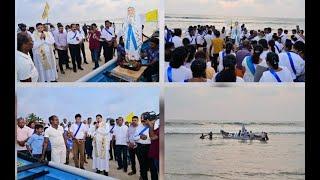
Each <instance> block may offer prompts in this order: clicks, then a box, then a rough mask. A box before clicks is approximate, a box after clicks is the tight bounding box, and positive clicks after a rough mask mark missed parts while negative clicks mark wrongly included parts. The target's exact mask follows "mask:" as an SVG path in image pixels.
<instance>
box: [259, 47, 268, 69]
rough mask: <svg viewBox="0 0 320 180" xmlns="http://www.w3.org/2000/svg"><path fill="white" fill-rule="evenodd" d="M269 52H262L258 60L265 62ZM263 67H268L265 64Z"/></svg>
mask: <svg viewBox="0 0 320 180" xmlns="http://www.w3.org/2000/svg"><path fill="white" fill-rule="evenodd" d="M269 52H270V51H269V50H266V51H263V52H262V53H261V54H260V58H261V59H262V60H263V61H264V62H265V61H266V58H267V54H268V53H269ZM264 66H265V67H268V66H267V64H265V65H264Z"/></svg>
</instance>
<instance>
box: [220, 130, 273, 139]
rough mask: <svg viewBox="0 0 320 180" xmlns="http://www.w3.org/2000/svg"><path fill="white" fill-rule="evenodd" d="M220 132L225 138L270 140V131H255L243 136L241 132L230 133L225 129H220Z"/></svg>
mask: <svg viewBox="0 0 320 180" xmlns="http://www.w3.org/2000/svg"><path fill="white" fill-rule="evenodd" d="M220 133H221V135H222V137H223V138H224V139H238V140H259V141H268V140H269V137H268V133H266V132H262V133H260V134H257V133H253V135H251V136H249V135H245V136H241V135H239V133H229V132H226V131H224V130H220Z"/></svg>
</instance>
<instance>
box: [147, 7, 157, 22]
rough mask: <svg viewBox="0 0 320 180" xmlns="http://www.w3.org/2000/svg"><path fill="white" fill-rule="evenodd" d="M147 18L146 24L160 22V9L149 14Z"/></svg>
mask: <svg viewBox="0 0 320 180" xmlns="http://www.w3.org/2000/svg"><path fill="white" fill-rule="evenodd" d="M145 17H146V22H156V21H158V9H155V10H152V11H149V12H147V13H146V15H145Z"/></svg>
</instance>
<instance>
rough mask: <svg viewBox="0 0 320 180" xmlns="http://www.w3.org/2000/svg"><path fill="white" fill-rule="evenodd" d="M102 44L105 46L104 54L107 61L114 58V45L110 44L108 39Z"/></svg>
mask: <svg viewBox="0 0 320 180" xmlns="http://www.w3.org/2000/svg"><path fill="white" fill-rule="evenodd" d="M101 44H102V47H103V56H104V59H105V62H108V61H110V60H111V59H112V58H113V46H108V43H107V42H106V41H103V42H101Z"/></svg>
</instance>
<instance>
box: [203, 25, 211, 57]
mask: <svg viewBox="0 0 320 180" xmlns="http://www.w3.org/2000/svg"><path fill="white" fill-rule="evenodd" d="M204 39H205V41H206V42H207V54H209V53H210V46H211V43H212V39H213V35H212V30H208V34H206V35H205V36H204Z"/></svg>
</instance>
